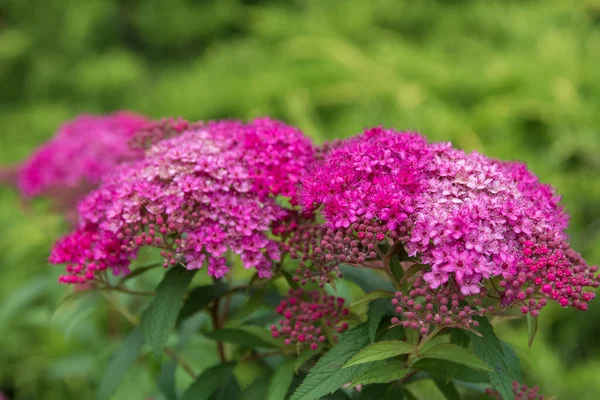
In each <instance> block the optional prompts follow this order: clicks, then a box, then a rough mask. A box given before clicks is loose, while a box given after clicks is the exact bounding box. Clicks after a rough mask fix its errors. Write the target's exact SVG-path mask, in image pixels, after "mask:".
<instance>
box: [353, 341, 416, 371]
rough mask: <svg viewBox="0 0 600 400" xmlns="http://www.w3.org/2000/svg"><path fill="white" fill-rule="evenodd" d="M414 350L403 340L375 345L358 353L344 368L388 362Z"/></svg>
mask: <svg viewBox="0 0 600 400" xmlns="http://www.w3.org/2000/svg"><path fill="white" fill-rule="evenodd" d="M413 350H414V347H413V346H412V345H410V344H408V343H406V342H403V341H401V340H387V341H382V342H377V343H373V344H370V345H368V346H367V347H365V348H364V349H362V350H361V351H359V352H358V353H356V354H355V355H354V356H353V357H352V358H351V359H350V360H349V361H348V362H347V363H346V364H344V366H343V367H342V368H348V367H351V366H354V365H359V364H366V363H372V362H374V361H381V360H387V359H388V358H392V357H396V356H399V355H401V354H408V353H410V352H411V351H413Z"/></svg>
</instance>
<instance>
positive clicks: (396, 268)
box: [390, 254, 404, 284]
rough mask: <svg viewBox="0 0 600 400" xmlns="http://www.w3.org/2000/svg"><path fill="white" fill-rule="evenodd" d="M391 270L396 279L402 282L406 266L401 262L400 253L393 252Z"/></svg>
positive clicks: (397, 281)
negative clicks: (403, 266)
mask: <svg viewBox="0 0 600 400" xmlns="http://www.w3.org/2000/svg"><path fill="white" fill-rule="evenodd" d="M390 272H391V273H392V276H393V277H394V281H395V282H396V283H397V284H400V282H401V281H402V277H403V276H404V268H402V264H400V258H399V257H398V254H392V255H391V257H390Z"/></svg>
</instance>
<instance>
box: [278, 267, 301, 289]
mask: <svg viewBox="0 0 600 400" xmlns="http://www.w3.org/2000/svg"><path fill="white" fill-rule="evenodd" d="M281 274H282V275H283V277H284V278H285V280H286V282H287V284H288V285H290V287H291V288H292V289H298V288H299V287H300V285H298V282H296V281H295V280H294V277H293V276H292V274H290V273H289V272H287V271H284V270H281Z"/></svg>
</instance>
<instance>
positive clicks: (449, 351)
mask: <svg viewBox="0 0 600 400" xmlns="http://www.w3.org/2000/svg"><path fill="white" fill-rule="evenodd" d="M420 358H435V359H438V360H446V361H452V362H455V363H457V364H462V365H465V366H467V367H469V368H473V369H481V370H485V371H491V370H492V369H491V368H490V367H489V366H488V365H487V364H486V363H485V362H483V361H481V360H480V359H479V358H477V356H475V355H474V354H472V353H471V352H469V350H467V349H465V348H463V347H460V346H457V345H455V344H452V343H442V344H438V345H436V346H433V347H432V348H430V349H428V350H426V351H424V352H423V353H421V355H420Z"/></svg>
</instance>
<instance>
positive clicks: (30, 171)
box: [18, 112, 146, 197]
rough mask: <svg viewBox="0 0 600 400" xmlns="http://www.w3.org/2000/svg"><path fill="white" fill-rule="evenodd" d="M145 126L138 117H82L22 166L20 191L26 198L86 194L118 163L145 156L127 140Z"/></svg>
mask: <svg viewBox="0 0 600 400" xmlns="http://www.w3.org/2000/svg"><path fill="white" fill-rule="evenodd" d="M145 123H146V119H145V118H143V117H141V116H139V115H136V114H132V113H128V112H118V113H115V114H110V115H105V116H96V115H81V116H79V117H77V118H75V119H74V120H72V121H70V122H68V123H66V124H64V125H63V126H61V128H60V129H59V130H58V132H57V134H56V135H55V136H54V137H53V138H52V139H51V140H50V141H48V142H47V143H46V144H44V145H43V146H42V147H40V148H39V149H38V150H37V151H36V152H35V153H34V154H33V155H32V156H31V157H30V158H29V159H28V160H27V161H26V162H25V163H24V164H23V165H22V166H21V167H20V170H19V174H18V186H19V188H20V190H21V192H22V193H23V195H25V196H27V197H31V196H38V195H42V194H44V195H54V196H60V195H62V194H63V193H61V192H64V191H72V192H75V193H72V195H75V196H76V197H77V196H81V195H83V194H84V193H85V192H87V191H88V190H89V189H90V188H93V187H95V186H96V185H97V184H99V182H100V180H101V178H102V177H103V176H104V175H105V174H106V173H108V172H110V171H112V170H113V169H114V168H115V167H116V166H117V165H118V164H120V163H122V162H124V161H127V160H132V159H136V158H139V157H140V156H141V155H142V154H143V153H142V152H140V151H139V150H133V149H131V148H130V147H129V145H128V141H129V140H130V139H131V137H132V136H133V135H134V133H135V132H136V131H137V130H138V129H139V128H141V127H142V126H143V125H144V124H145Z"/></svg>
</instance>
